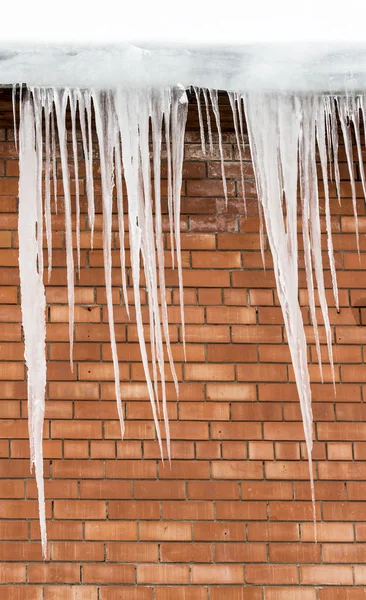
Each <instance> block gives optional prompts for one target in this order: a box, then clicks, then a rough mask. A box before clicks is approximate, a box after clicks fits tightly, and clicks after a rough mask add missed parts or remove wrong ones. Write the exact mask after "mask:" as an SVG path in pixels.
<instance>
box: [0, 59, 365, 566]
mask: <svg viewBox="0 0 366 600" xmlns="http://www.w3.org/2000/svg"><path fill="white" fill-rule="evenodd" d="M0 71H1V68H0ZM193 90H194V93H195V95H196V99H197V106H198V119H199V125H200V133H201V146H202V151H203V152H204V151H205V150H206V139H205V127H204V125H203V115H202V109H201V103H200V97H201V94H202V95H203V99H204V104H205V110H206V118H207V139H208V145H209V147H210V149H211V150H212V149H213V137H212V129H211V117H210V111H211V110H212V113H213V115H214V118H215V123H216V128H217V132H218V133H217V135H218V146H219V151H220V159H221V169H222V177H223V185H224V190H225V197H226V200H227V189H226V182H225V173H224V153H223V136H222V132H221V120H220V112H219V102H218V92H217V89H216V88H214V87H205V86H204V85H202V82H201V84H200V85H196V86H193ZM227 91H228V93H229V101H230V105H231V110H232V114H233V124H234V132H235V141H236V145H237V151H238V157H239V161H240V170H241V172H240V175H241V186H242V189H243V195H244V194H245V181H244V165H243V158H244V153H245V144H244V132H245V124H244V118H245V120H246V125H247V130H248V136H249V144H250V150H251V154H252V162H253V167H254V174H255V180H256V185H257V195H258V206H259V221H260V225H259V232H260V244H261V253H262V259H263V261H264V255H265V247H266V238H265V231H264V226H265V229H266V235H267V237H268V241H269V247H270V250H271V252H272V257H273V265H274V274H275V280H276V286H277V293H278V298H279V301H280V305H281V308H282V312H283V318H284V322H285V328H286V334H287V339H288V344H289V349H290V354H291V359H292V364H293V369H294V373H295V380H296V385H297V390H298V395H299V399H300V406H301V414H302V420H303V425H304V435H305V441H306V448H307V455H308V461H309V471H310V484H311V496H312V500H313V507H314V523H315V504H314V482H313V470H312V428H313V420H312V408H311V390H310V378H309V372H308V365H307V345H306V336H305V330H304V324H303V320H302V313H301V309H300V305H299V299H298V294H299V275H298V269H299V265H298V262H299V248H298V230H297V228H298V211H299V208H300V207H301V228H302V243H303V251H304V264H305V274H306V287H307V292H308V301H309V306H310V314H311V319H312V323H313V328H314V337H315V345H316V350H317V355H318V362H319V368H320V373H321V376H323V367H322V356H321V346H320V340H319V325H318V315H317V308H316V300H315V294H316V292H317V294H318V298H319V304H320V312H321V317H320V318H321V321H322V324H324V329H325V333H326V342H327V349H328V356H329V364H330V370H331V373H332V377H333V383H334V380H335V377H334V366H333V355H332V330H331V327H330V321H329V316H328V306H327V300H326V286H325V280H324V265H323V256H322V243H321V242H322V231H321V219H320V203H319V191H318V177H317V166H318V165H317V161H318V160H319V161H320V169H321V175H322V180H323V185H324V209H325V229H326V238H327V252H328V257H329V264H330V272H331V278H332V288H333V293H334V297H335V302H336V306H337V308H338V288H337V278H336V268H335V260H334V252H333V242H332V221H331V203H330V189H329V182H328V179H329V178H333V175H334V179H335V183H336V188H337V194H338V197H339V198H340V191H341V189H340V173H339V167H338V144H339V140H338V131H337V127H338V120H339V122H340V125H341V131H342V137H343V139H344V143H345V150H346V157H347V163H348V168H349V172H350V179H351V189H352V200H353V208H354V213H355V218H357V212H356V209H357V205H356V189H355V179H354V173H353V171H354V160H353V148H352V132H353V133H354V137H355V142H356V149H357V158H358V163H359V171H360V175H361V181H362V186H363V191H364V193H366V181H365V174H364V170H363V165H362V149H361V133H360V130H361V125H360V115H359V113H360V111H361V113H362V117H363V120H364V121H365V97H364V95H363V94H356V93H352V91H350V90H347V94H345V95H344V94H343V95H342V94H339V93H337V95H334V94H331V93H329V91H328V92H327V93H326V94H322V93H318V92H308V93H296V91H294V92H291V93H287V92H286V93H283V92H282V91H281V90H280V91H278V90H277V91H274V92H273V91H271V92H266V91H263V90H259V91H258V90H257V91H256V90H254V91H248V90H247V89H245V88H244V89H240V88H238V89H234V90H232V89H231V88H230V87H228V89H227ZM20 92H22V88H20ZM24 94H25V98H23V100H22V98H20V122H19V157H20V180H19V266H20V280H21V304H22V317H23V328H24V338H25V360H26V364H27V371H28V403H29V437H30V449H31V464H32V465H35V472H36V480H37V487H38V498H39V511H40V521H41V536H42V548H43V553H44V555H45V554H46V530H45V511H44V489H43V477H42V474H43V471H42V469H43V467H42V425H43V417H44V401H45V385H46V360H45V308H46V301H45V292H44V287H43V219H44V221H45V233H46V240H47V249H48V274H49V276H50V275H51V269H52V229H51V213H52V207H51V170H52V176H53V185H54V192H53V193H54V200H55V210H56V211H57V158H58V151H59V156H60V161H61V171H62V180H63V190H64V210H65V234H66V236H65V237H66V262H67V286H68V304H69V337H70V364H71V367H72V348H73V333H74V332H73V329H74V258H73V237H72V234H73V221H72V209H71V200H72V196H71V190H70V172H69V161H70V160H71V161H72V163H73V173H74V179H75V182H76V183H75V186H76V187H75V203H76V209H75V212H76V219H75V232H76V252H77V269H78V271H79V270H80V217H81V215H80V190H79V187H78V178H79V156H78V137H77V127H78V125H80V130H81V145H82V150H83V157H84V161H85V173H86V194H87V202H88V221H89V226H90V229H91V246H92V244H93V230H94V222H95V206H94V183H93V161H94V158H95V154H94V148H93V135H92V132H93V127H94V126H95V128H96V133H97V140H96V143H97V146H98V151H99V165H100V173H101V183H102V205H103V260H104V270H105V286H106V298H107V311H108V322H109V332H110V341H111V349H112V362H113V371H114V380H115V395H116V403H117V411H118V416H119V420H120V426H121V435H122V436H123V435H124V428H125V422H124V414H123V405H122V400H123V399H122V397H121V390H120V368H119V361H118V353H117V343H116V332H115V325H114V314H113V301H112V273H113V271H112V239H113V238H112V214H113V204H114V197H116V205H117V214H118V233H119V243H120V248H119V253H120V262H121V289H122V298H123V304H124V306H125V309H126V312H127V315H128V316H130V313H131V317H132V316H133V315H132V309H131V311H130V307H129V298H128V283H129V278H128V277H127V271H126V256H125V238H126V235H127V231H126V232H125V223H124V213H125V212H127V213H128V235H129V248H130V261H131V268H130V271H131V275H132V281H131V283H132V288H133V289H132V291H133V304H134V316H135V319H136V324H137V334H138V341H139V346H140V351H141V359H142V365H143V369H144V375H145V379H146V384H147V390H148V396H149V399H150V403H151V409H152V415H153V420H154V424H155V429H156V437H157V441H158V444H159V448H160V452H161V456H162V457H163V456H164V451H163V439H164V435H165V439H166V447H167V452H166V454H167V457H168V459H169V460H170V459H171V449H170V432H169V420H168V410H167V394H166V381H167V373H168V371H167V370H166V367H167V366H168V365H167V364H166V363H165V352H166V354H167V358H168V363H169V369H170V372H171V374H172V379H173V382H174V385H175V389H176V393H177V396H178V392H179V388H178V378H177V373H176V370H175V366H174V361H173V356H172V348H171V344H170V339H169V323H168V316H169V315H168V312H169V311H168V305H167V298H166V280H165V254H164V231H163V217H162V210H163V209H162V206H163V202H162V197H161V187H160V180H161V161H162V156H165V157H166V161H167V167H166V170H167V206H168V214H169V242H170V247H171V255H172V267H173V268H174V262H175V263H176V265H177V271H178V288H179V304H180V318H181V330H180V332H181V333H180V341H181V342H182V345H183V350H184V358H185V357H186V355H185V352H186V349H185V325H184V297H183V269H182V258H181V237H180V228H181V222H180V220H181V187H182V170H183V157H184V134H185V126H186V120H187V112H188V98H187V93H186V88H185V86H184V85H181V84H177V85H174V86H144V85H140V86H132V87H129V86H119V87H116V88H113V89H112V88H110V89H108V90H107V91H106V90H103V89H100V88H99V87H95V88H86V89H84V88H80V87H73V88H68V87H66V88H59V87H57V88H52V87H40V86H39V85H34V86H30V87H28V88H27V89H26V90H25V92H24ZM15 97H16V88H15V86H14V88H13V100H14V101H15ZM14 107H15V104H14ZM67 111H70V116H71V132H70V133H71V136H70V139H69V140H68V135H67V128H66V121H67V119H66V113H67ZM337 111H338V112H337ZM77 116H78V117H79V121H77ZM14 117H16V113H15V108H14ZM14 134H15V138H17V137H18V136H17V124H16V118H15V120H14ZM57 141H58V147H57ZM68 142H70V147H71V151H69V145H68ZM69 155H70V156H69ZM43 172H44V192H43V189H42V184H43ZM123 180H124V182H125V185H126V188H127V197H125V198H124V194H123V183H124V182H123ZM114 191H115V194H114ZM244 200H245V197H244ZM243 208H244V214H245V212H246V208H245V206H244V207H243ZM356 236H357V239H358V231H357V221H356ZM142 287H144V288H145V290H146V294H147V299H148V306H147V307H146V309H145V307H143V306H142V299H141V289H142ZM145 315H147V316H145ZM320 318H319V319H320ZM148 342H149V343H148ZM120 358H121V360H123V358H124V357H123V356H122V357H120ZM161 405H162V415H161V408H160V406H161ZM161 418H162V420H163V421H164V432H165V433H164V434H163V432H162V425H161V423H160V419H161ZM243 435H244V434H243Z"/></svg>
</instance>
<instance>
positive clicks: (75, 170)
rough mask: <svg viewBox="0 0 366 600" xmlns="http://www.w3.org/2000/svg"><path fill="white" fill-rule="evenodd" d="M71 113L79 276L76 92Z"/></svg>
mask: <svg viewBox="0 0 366 600" xmlns="http://www.w3.org/2000/svg"><path fill="white" fill-rule="evenodd" d="M69 102H70V113H71V136H72V153H73V158H74V178H75V203H76V211H75V212H76V255H77V263H78V276H79V277H80V190H79V160H78V147H77V139H76V103H77V99H76V93H75V92H74V91H71V92H70V96H69Z"/></svg>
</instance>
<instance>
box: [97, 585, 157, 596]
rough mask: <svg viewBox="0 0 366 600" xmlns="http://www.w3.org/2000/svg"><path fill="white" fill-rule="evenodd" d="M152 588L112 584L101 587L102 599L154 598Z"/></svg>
mask: <svg viewBox="0 0 366 600" xmlns="http://www.w3.org/2000/svg"><path fill="white" fill-rule="evenodd" d="M152 597H153V596H152V588H150V587H142V586H140V585H139V586H138V587H132V586H124V587H119V586H112V587H102V588H101V597H100V598H101V600H152Z"/></svg>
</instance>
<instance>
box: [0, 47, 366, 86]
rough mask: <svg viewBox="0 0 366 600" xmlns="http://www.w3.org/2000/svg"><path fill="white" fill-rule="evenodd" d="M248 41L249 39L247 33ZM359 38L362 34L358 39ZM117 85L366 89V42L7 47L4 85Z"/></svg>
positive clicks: (1, 64)
mask: <svg viewBox="0 0 366 600" xmlns="http://www.w3.org/2000/svg"><path fill="white" fill-rule="evenodd" d="M242 39H244V38H242ZM352 39H353V40H355V39H356V38H355V37H354V38H352ZM19 82H24V83H27V84H28V85H31V86H46V87H59V88H64V87H71V88H97V89H104V90H105V89H116V88H117V87H120V88H121V87H122V88H124V89H126V88H127V87H131V86H136V87H138V88H146V87H155V88H162V87H174V86H176V85H177V84H182V85H183V86H196V87H198V88H207V89H216V90H227V91H233V92H234V91H238V90H240V91H242V92H248V93H249V92H262V91H264V92H272V91H277V92H284V91H287V92H292V93H294V92H324V93H342V92H345V91H346V90H348V91H362V90H364V89H366V40H365V39H363V40H361V41H359V42H358V41H337V42H334V41H327V42H324V41H315V42H313V43H311V44H309V43H308V42H305V41H299V42H282V41H275V42H272V43H263V42H260V43H246V44H242V45H230V44H223V45H221V46H220V45H219V46H218V45H217V44H216V45H210V43H207V44H206V45H202V44H201V45H197V44H195V43H192V42H191V43H188V44H185V45H179V44H166V45H164V44H159V45H154V44H152V43H143V44H131V43H126V42H125V43H116V44H101V45H98V46H92V45H85V44H84V45H80V44H75V43H69V44H65V45H44V44H28V45H26V44H24V43H23V44H15V43H9V44H6V45H5V44H4V43H3V44H2V45H0V85H1V84H2V85H10V84H13V83H19Z"/></svg>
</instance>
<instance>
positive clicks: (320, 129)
mask: <svg viewBox="0 0 366 600" xmlns="http://www.w3.org/2000/svg"><path fill="white" fill-rule="evenodd" d="M317 113H318V114H317V126H316V135H317V142H318V148H319V155H320V165H321V170H322V177H323V185H324V198H325V223H326V229H327V245H328V257H329V263H330V271H331V274H332V285H333V295H334V300H335V303H336V307H337V310H339V300H338V286H337V275H336V270H335V263H334V251H333V240H332V223H331V215H330V203H329V186H328V169H327V148H326V138H325V124H324V117H325V115H326V113H324V106H323V104H322V103H321V102H320V101H319V104H318V107H317Z"/></svg>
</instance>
